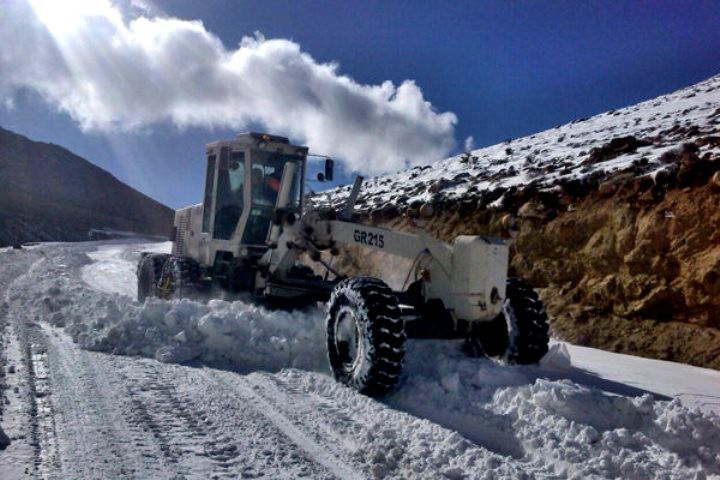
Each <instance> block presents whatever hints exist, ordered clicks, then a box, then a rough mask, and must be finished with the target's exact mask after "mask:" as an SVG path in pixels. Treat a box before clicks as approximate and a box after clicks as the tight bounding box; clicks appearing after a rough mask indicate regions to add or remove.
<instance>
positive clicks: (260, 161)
mask: <svg viewBox="0 0 720 480" xmlns="http://www.w3.org/2000/svg"><path fill="white" fill-rule="evenodd" d="M301 160H302V159H301V158H300V157H297V156H295V155H285V154H281V153H277V152H276V153H273V152H263V151H254V152H253V158H252V176H251V179H252V191H253V195H252V198H253V204H255V205H267V206H272V207H274V206H275V202H276V201H277V196H278V193H279V192H280V182H281V181H282V174H283V169H284V168H285V164H286V163H288V162H293V161H294V162H298V168H297V169H296V171H295V172H296V173H295V178H294V179H293V182H292V189H291V191H290V207H291V208H292V207H298V206H299V205H300V203H299V202H300V182H299V178H300V176H301V174H302V172H301V171H300V169H301V167H302V165H301V164H300V162H301Z"/></svg>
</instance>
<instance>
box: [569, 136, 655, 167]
mask: <svg viewBox="0 0 720 480" xmlns="http://www.w3.org/2000/svg"><path fill="white" fill-rule="evenodd" d="M649 145H652V144H651V143H650V142H649V141H647V140H642V139H637V138H635V137H633V136H632V135H628V136H626V137H618V138H613V139H612V140H610V143H608V144H607V145H604V146H602V147H595V148H593V149H592V150H590V155H589V157H588V158H587V159H586V160H585V161H584V162H583V163H584V164H593V163H600V162H606V161H608V160H612V159H613V158H615V157H618V156H620V155H623V154H626V153H633V152H635V151H636V150H637V149H638V148H640V147H647V146H649Z"/></svg>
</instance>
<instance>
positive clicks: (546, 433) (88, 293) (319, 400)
mask: <svg viewBox="0 0 720 480" xmlns="http://www.w3.org/2000/svg"><path fill="white" fill-rule="evenodd" d="M167 248H168V245H167V244H154V245H148V244H142V243H122V242H98V243H86V244H52V245H50V244H44V245H39V246H37V247H34V248H30V249H23V250H4V251H0V291H2V294H1V295H2V296H1V297H0V306H1V309H0V311H1V312H2V318H1V319H0V322H2V324H1V325H2V328H3V329H4V333H3V334H2V336H0V338H2V339H3V343H2V355H0V358H1V359H2V360H1V361H0V362H1V363H2V367H3V376H2V377H1V379H2V385H3V388H4V390H3V396H4V397H5V398H6V399H7V404H5V405H3V407H2V410H1V411H2V423H1V425H2V429H4V430H5V432H6V433H7V434H8V435H9V437H10V438H11V440H12V443H11V444H10V446H9V447H8V448H7V449H5V450H4V451H0V477H2V478H3V479H5V478H22V477H25V476H27V475H28V474H29V475H31V476H33V475H34V476H39V477H51V478H91V477H92V478H208V477H211V478H213V477H217V478H238V477H244V478H255V477H260V476H263V477H265V478H298V477H306V478H343V479H344V478H453V479H456V478H547V477H551V478H566V477H568V478H707V477H720V415H719V413H720V372H717V371H711V370H706V369H700V368H695V367H689V366H686V365H681V364H672V363H668V362H660V361H655V360H647V359H640V358H635V357H629V356H624V355H616V354H611V353H606V352H601V351H598V350H592V349H588V348H581V347H575V346H573V345H569V344H565V343H561V342H558V343H555V344H554V345H553V347H552V348H551V351H550V353H549V354H548V355H547V356H546V357H545V358H544V359H543V361H542V363H541V365H539V366H507V365H498V364H496V363H493V362H491V361H488V360H481V359H471V358H467V357H465V356H464V355H463V354H462V353H461V352H460V349H459V348H458V344H457V343H456V342H450V341H410V342H409V343H408V354H407V357H406V368H405V374H404V377H403V380H402V383H401V385H400V387H399V388H398V389H397V390H396V391H395V392H394V393H392V394H391V395H389V396H387V397H385V398H383V399H380V400H376V399H371V398H368V397H364V396H362V395H359V394H358V393H356V392H355V391H353V390H350V389H347V388H345V387H343V386H340V385H338V384H337V383H336V382H335V381H334V380H333V379H332V377H331V376H330V375H329V373H328V369H327V366H326V358H325V356H326V354H325V345H324V338H323V331H324V324H323V322H324V320H323V317H324V315H323V313H322V311H321V310H320V309H311V310H308V311H304V312H269V311H267V310H265V309H262V308H259V307H255V306H252V305H250V304H248V303H246V302H244V301H242V300H241V299H225V300H213V301H210V302H209V303H207V304H203V303H197V302H192V301H188V300H181V301H169V302H166V301H160V300H150V301H148V302H147V303H145V304H143V305H141V304H138V303H137V302H135V300H134V293H135V277H134V269H135V264H136V261H137V259H138V256H139V252H140V251H141V250H142V249H154V250H163V249H167ZM158 360H160V361H158ZM177 362H179V363H180V364H178V363H177ZM188 362H189V363H188ZM184 364H186V365H184Z"/></svg>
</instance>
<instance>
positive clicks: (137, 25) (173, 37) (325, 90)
mask: <svg viewBox="0 0 720 480" xmlns="http://www.w3.org/2000/svg"><path fill="white" fill-rule="evenodd" d="M58 4H61V5H62V8H58V7H56V5H58ZM134 5H137V0H135V3H134ZM143 5H144V3H143ZM135 10H136V11H137V9H135ZM0 45H3V47H0V98H11V97H12V96H13V95H14V93H15V92H16V91H17V89H19V88H31V89H34V90H36V91H38V92H39V93H40V94H41V95H42V96H43V97H44V98H45V99H46V101H48V102H50V103H52V104H54V105H56V106H57V107H58V108H59V109H60V110H62V111H64V112H66V113H67V114H69V115H70V116H72V118H73V119H75V120H76V121H77V122H78V123H79V124H80V126H81V127H82V128H83V129H86V130H99V131H110V130H116V129H120V130H133V129H137V128H141V127H143V126H146V125H152V124H155V123H160V122H168V121H170V122H173V123H175V124H176V125H178V126H181V127H182V126H207V127H211V126H219V127H229V128H235V129H237V130H241V129H244V128H246V126H247V125H248V124H249V123H251V122H255V123H259V124H262V125H264V126H265V127H266V128H267V130H268V131H270V132H273V133H283V134H286V135H288V136H290V137H291V138H293V139H294V140H298V141H301V142H305V143H307V144H308V145H309V146H310V147H311V150H314V151H317V152H322V153H325V154H329V155H334V156H338V157H340V158H342V159H344V160H345V161H346V164H347V166H348V167H349V168H350V169H351V170H355V171H360V172H364V173H371V174H377V173H383V172H388V171H393V170H397V169H400V168H403V167H405V166H411V165H418V164H425V163H429V162H431V161H433V160H437V159H439V158H442V157H444V156H446V155H447V154H448V153H449V151H450V150H452V149H453V148H454V146H455V140H454V126H455V124H456V122H457V118H456V116H455V115H454V114H453V113H451V112H445V113H439V112H437V111H436V110H435V109H434V108H433V106H432V104H431V103H430V102H428V101H427V100H426V99H425V98H424V96H423V93H422V90H421V89H420V87H418V86H417V85H416V84H415V83H414V82H413V81H410V80H406V81H404V82H402V83H401V84H400V85H398V86H396V85H394V84H393V83H392V82H389V81H386V82H383V83H382V84H380V85H363V84H359V83H357V82H355V81H354V80H353V79H352V78H350V77H348V76H345V75H343V74H341V73H340V71H339V67H338V65H337V64H332V63H318V62H317V61H315V60H314V59H313V58H312V57H311V56H310V55H309V54H307V53H305V52H303V51H302V50H301V48H300V45H298V44H297V43H294V42H292V41H290V40H285V39H265V38H263V37H262V35H256V36H255V37H246V38H244V39H243V40H242V42H241V43H240V44H239V45H238V46H237V48H235V49H228V48H227V47H226V46H224V45H223V43H222V42H221V40H220V39H219V38H218V37H217V36H215V35H214V34H212V33H211V32H208V31H207V30H206V29H205V27H204V25H203V24H202V22H199V21H186V20H180V19H177V18H169V17H146V16H138V17H135V18H131V19H125V18H124V17H123V15H121V13H120V10H119V8H118V7H116V6H114V5H112V4H111V3H109V2H108V1H107V0H73V1H68V2H57V1H56V0H32V3H28V2H27V1H25V0H9V1H8V0H5V1H4V2H3V15H1V16H0ZM9 45H12V48H7V46H9Z"/></svg>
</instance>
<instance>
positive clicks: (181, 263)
mask: <svg viewBox="0 0 720 480" xmlns="http://www.w3.org/2000/svg"><path fill="white" fill-rule="evenodd" d="M201 272H202V267H200V264H199V263H198V262H196V261H195V260H193V259H192V258H188V257H175V256H172V257H170V258H169V259H168V260H167V261H166V262H165V264H164V265H163V268H162V274H161V276H160V281H159V282H158V287H157V292H158V297H160V298H162V299H165V300H168V299H171V298H194V297H196V296H197V295H198V293H199V292H200V278H201Z"/></svg>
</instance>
